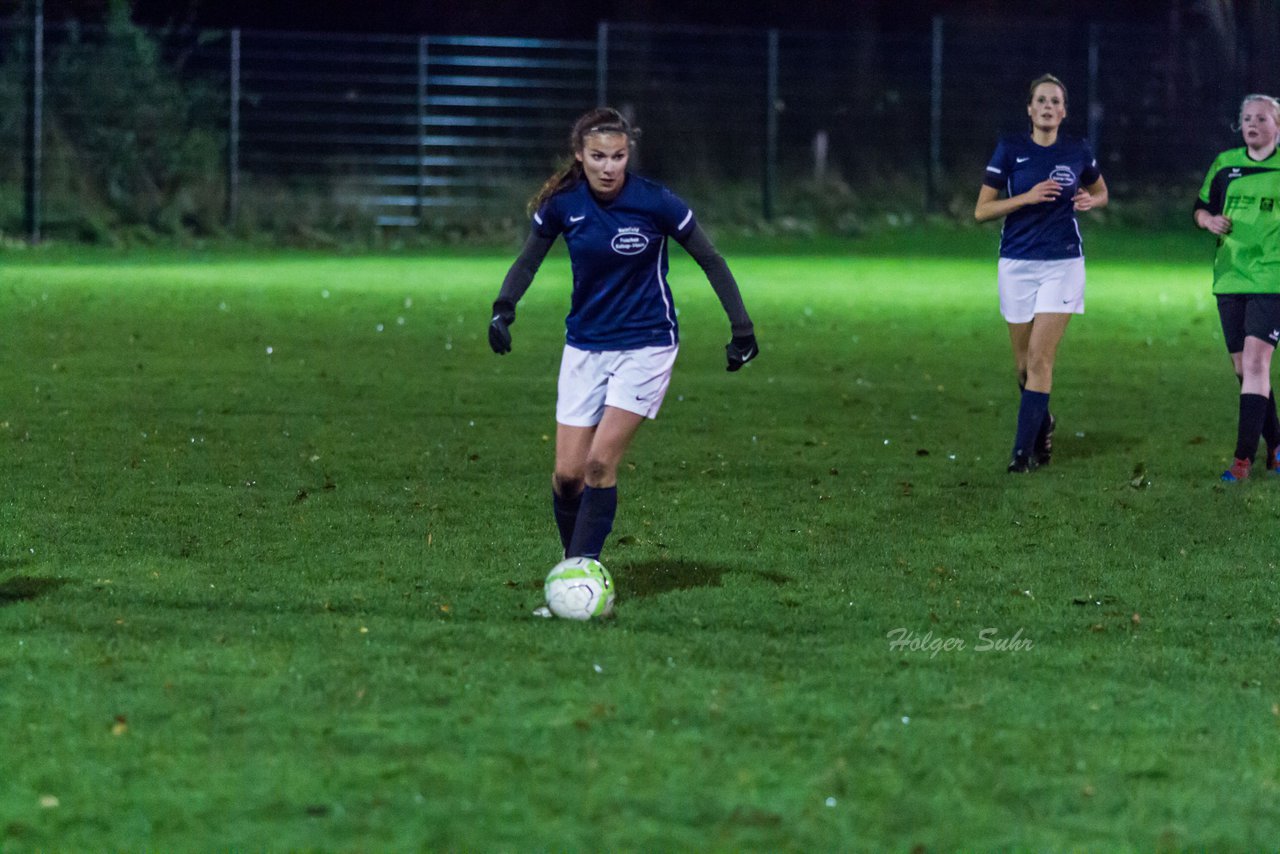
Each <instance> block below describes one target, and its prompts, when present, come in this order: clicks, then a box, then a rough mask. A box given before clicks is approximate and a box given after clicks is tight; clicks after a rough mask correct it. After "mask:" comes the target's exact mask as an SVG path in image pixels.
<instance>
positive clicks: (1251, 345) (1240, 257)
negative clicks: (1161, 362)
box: [1194, 95, 1280, 481]
mask: <svg viewBox="0 0 1280 854" xmlns="http://www.w3.org/2000/svg"><path fill="white" fill-rule="evenodd" d="M1277 122H1280V102H1277V101H1276V99H1275V98H1273V97H1271V96H1270V95H1248V96H1246V97H1245V99H1244V101H1243V102H1242V103H1241V104H1240V133H1241V136H1243V137H1244V147H1243V148H1232V149H1230V150H1228V151H1224V152H1222V153H1221V154H1219V155H1218V156H1217V158H1216V159H1215V160H1214V161H1213V165H1212V166H1210V167H1209V174H1208V175H1206V176H1205V178H1204V184H1202V185H1201V187H1200V197H1199V198H1198V199H1197V200H1196V204H1195V212H1194V216H1195V221H1196V225H1198V226H1199V227H1200V228H1203V229H1204V230H1205V231H1208V232H1210V233H1211V234H1216V235H1217V236H1218V251H1217V254H1216V255H1215V256H1214V260H1213V292H1214V294H1215V295H1216V296H1217V298H1218V316H1219V317H1220V318H1221V320H1222V334H1223V336H1224V337H1225V338H1226V344H1227V352H1228V353H1229V354H1230V355H1231V364H1232V366H1233V367H1234V368H1235V371H1236V377H1237V378H1238V379H1239V380H1240V418H1239V421H1238V422H1237V435H1236V450H1235V454H1234V460H1233V462H1232V463H1231V468H1229V469H1227V470H1226V471H1225V472H1223V473H1222V479H1223V480H1225V481H1237V480H1244V479H1245V478H1247V477H1248V476H1249V470H1250V469H1251V468H1252V466H1253V457H1254V455H1255V454H1256V453H1257V451H1258V439H1259V438H1260V437H1261V438H1265V439H1266V442H1267V470H1268V471H1276V465H1277V454H1280V420H1277V418H1276V398H1275V394H1274V393H1273V392H1272V391H1271V355H1272V353H1274V352H1275V349H1276V341H1277V339H1280V155H1278V154H1277V153H1276V137H1277V133H1278V132H1280V131H1278V128H1277Z"/></svg>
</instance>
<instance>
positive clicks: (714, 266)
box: [676, 225, 755, 335]
mask: <svg viewBox="0 0 1280 854" xmlns="http://www.w3.org/2000/svg"><path fill="white" fill-rule="evenodd" d="M676 240H677V241H678V242H679V243H680V245H681V246H683V247H684V249H685V251H686V252H688V253H689V255H690V256H692V258H693V260H694V261H697V262H698V266H699V267H701V268H702V272H703V273H705V274H706V276H707V281H708V282H710V283H711V289H712V290H713V291H715V292H716V296H717V297H719V299H720V305H721V307H722V308H724V313H725V314H726V315H728V317H729V324H730V326H731V328H732V330H733V334H734V335H753V334H755V329H754V327H753V325H752V323H751V317H750V315H748V314H747V308H746V306H745V305H743V303H742V293H741V291H739V290H738V282H737V280H736V279H734V278H733V273H732V272H730V271H729V265H728V264H727V263H725V260H724V258H723V257H722V256H721V255H720V253H719V252H717V251H716V247H715V246H714V245H713V244H712V243H711V239H710V238H708V237H707V235H706V232H704V231H703V230H702V226H700V225H695V226H694V227H693V231H691V232H690V233H689V234H687V235H685V237H684V238H683V239H681V238H679V237H677V238H676Z"/></svg>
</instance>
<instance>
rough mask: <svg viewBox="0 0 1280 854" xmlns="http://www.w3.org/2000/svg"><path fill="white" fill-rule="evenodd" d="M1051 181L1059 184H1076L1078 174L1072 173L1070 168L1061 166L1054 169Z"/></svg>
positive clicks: (1050, 177)
mask: <svg viewBox="0 0 1280 854" xmlns="http://www.w3.org/2000/svg"><path fill="white" fill-rule="evenodd" d="M1049 179H1050V180H1051V181H1057V182H1058V183H1059V184H1074V183H1075V182H1076V173H1074V172H1072V171H1071V167H1070V166H1063V165H1061V164H1059V165H1057V166H1055V167H1053V172H1051V173H1049Z"/></svg>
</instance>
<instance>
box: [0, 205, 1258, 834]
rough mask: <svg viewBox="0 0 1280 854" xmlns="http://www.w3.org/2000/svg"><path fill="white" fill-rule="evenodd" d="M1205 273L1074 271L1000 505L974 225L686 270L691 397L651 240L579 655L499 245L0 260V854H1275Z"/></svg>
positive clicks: (522, 324) (558, 265)
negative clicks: (556, 582) (628, 429)
mask: <svg viewBox="0 0 1280 854" xmlns="http://www.w3.org/2000/svg"><path fill="white" fill-rule="evenodd" d="M1201 237H1202V235H1197V234H1195V233H1189V234H1186V235H1175V236H1172V237H1160V238H1151V237H1128V238H1125V237H1123V236H1120V235H1116V234H1114V233H1106V232H1105V231H1103V230H1099V233H1098V234H1097V236H1096V238H1095V236H1094V235H1093V234H1089V235H1087V236H1086V239H1087V240H1088V241H1089V244H1088V245H1089V248H1090V260H1089V276H1090V281H1089V294H1088V301H1089V302H1088V314H1086V315H1085V316H1084V317H1083V318H1079V319H1077V320H1075V321H1073V324H1072V326H1071V328H1070V329H1069V331H1068V334H1067V338H1066V340H1065V342H1064V344H1063V347H1062V350H1061V352H1060V358H1059V369H1058V373H1057V377H1056V387H1055V390H1054V395H1053V410H1054V412H1055V413H1056V414H1057V416H1058V419H1059V427H1058V433H1057V437H1056V440H1055V448H1056V452H1055V458H1054V461H1053V463H1052V465H1051V466H1050V467H1048V468H1046V469H1043V470H1041V471H1039V472H1036V473H1034V474H1032V475H1030V476H1010V475H1008V474H1006V473H1005V471H1004V467H1005V464H1006V463H1007V455H1008V452H1009V448H1010V444H1011V442H1012V438H1013V428H1014V418H1015V414H1016V405H1017V386H1016V384H1015V382H1014V378H1013V376H1012V368H1011V365H1010V357H1009V354H1008V344H1007V339H1006V334H1005V331H1004V327H1003V323H1002V321H1001V320H1000V318H999V316H998V314H997V312H996V306H995V293H994V277H995V261H994V237H993V235H992V233H991V232H971V233H970V234H969V235H968V236H964V235H961V236H958V237H956V236H950V237H940V236H929V237H919V236H917V237H914V238H913V237H912V236H911V235H906V236H905V237H902V238H899V241H900V242H899V243H895V242H894V241H893V240H889V241H887V242H884V243H881V244H874V245H873V244H871V243H867V244H854V245H852V246H841V245H833V246H830V247H827V251H826V252H825V254H824V253H822V252H803V253H795V254H785V255H782V254H768V253H763V252H755V253H750V252H747V251H737V252H735V251H733V247H732V246H726V254H727V256H728V258H729V261H730V264H731V266H732V268H733V269H734V272H735V274H736V275H737V277H738V279H739V281H740V282H741V284H742V288H743V292H744V296H745V299H746V301H747V305H748V307H749V308H750V309H751V311H752V313H753V315H754V318H755V321H756V326H757V332H758V336H759V340H760V343H761V347H762V350H763V354H762V356H761V358H760V359H759V360H758V362H756V363H754V364H752V365H750V366H749V367H748V369H746V370H744V371H742V372H740V373H738V374H732V375H731V374H727V373H725V371H724V367H723V345H724V343H725V341H726V340H727V336H728V329H727V323H726V321H725V319H724V317H723V313H722V312H721V310H720V308H719V306H718V304H717V303H716V301H715V298H714V296H713V294H712V293H711V290H710V287H709V286H708V285H707V284H706V283H705V280H703V279H702V277H701V274H700V273H699V272H698V271H697V269H696V268H695V267H694V265H693V264H692V262H691V261H689V260H688V259H687V258H685V257H684V256H683V255H680V253H679V251H678V250H677V251H676V252H675V253H674V254H675V255H678V256H679V257H675V258H673V270H672V281H673V287H674V290H675V293H676V299H677V303H678V305H679V306H680V308H681V315H680V320H681V323H682V327H683V343H682V350H681V355H680V359H679V362H678V363H677V366H676V373H675V377H674V380H673V382H672V385H671V389H670V392H669V395H668V397H667V402H666V405H665V407H664V409H663V411H662V414H661V417H660V418H659V419H658V420H657V421H655V422H653V423H651V424H647V425H645V426H644V428H643V429H642V430H641V432H640V434H639V436H638V438H637V441H636V443H635V446H634V447H633V450H632V453H631V455H630V458H629V464H628V465H626V466H625V470H624V471H623V473H622V480H621V483H620V502H621V503H620V510H619V516H618V520H617V524H616V526H615V528H614V533H613V536H612V537H611V539H610V541H609V543H608V544H607V546H606V551H605V554H604V556H603V559H604V562H605V564H606V565H607V566H609V568H610V570H611V571H612V573H613V576H614V578H615V580H616V581H617V583H618V586H619V591H620V593H619V601H618V606H617V616H616V618H614V619H611V620H608V621H603V622H600V623H598V624H594V623H593V624H577V623H569V622H562V621H554V620H542V619H538V618H535V617H533V616H531V612H532V611H533V609H534V608H535V607H537V606H538V605H539V604H541V580H542V577H543V576H544V575H545V573H546V571H547V570H548V569H549V568H550V567H551V566H552V565H553V564H554V563H555V562H556V561H557V560H558V559H559V544H558V539H557V537H556V534H555V529H554V524H553V521H552V517H551V508H550V483H549V479H550V470H551V462H552V441H551V437H552V436H553V435H554V422H553V412H554V409H553V407H554V396H555V378H556V370H557V366H558V362H559V356H560V350H561V346H562V341H563V325H562V318H563V315H564V313H565V311H566V310H567V302H568V287H569V284H568V282H569V273H568V264H567V261H566V260H565V258H564V256H563V254H562V253H560V251H559V250H557V253H556V254H555V255H554V256H553V257H552V258H551V259H549V260H548V262H547V264H546V265H545V267H544V269H543V271H542V273H541V274H540V276H539V279H538V280H537V281H536V282H535V283H534V286H533V288H532V290H531V291H530V293H529V295H528V297H527V298H526V300H525V301H524V302H523V303H522V304H521V305H520V308H519V314H518V320H517V323H516V325H515V326H514V327H513V334H514V337H515V351H514V352H513V353H512V354H510V355H508V356H506V357H503V358H499V357H496V356H494V355H492V354H491V353H490V352H489V350H488V347H487V344H486V342H485V338H484V332H485V326H486V323H487V320H488V317H489V306H490V302H491V300H492V299H493V296H494V294H495V292H496V289H497V285H498V283H499V281H500V280H501V277H502V275H503V273H504V272H505V269H506V266H507V264H508V263H509V261H510V256H509V255H506V254H501V255H500V254H491V255H486V254H480V253H470V254H468V255H465V256H464V255H456V256H444V255H441V256H436V257H392V258H378V257H363V258H361V257H357V258H334V257H322V256H315V255H305V254H303V255H282V256H276V257H272V256H262V257H255V258H250V259H244V260H240V259H236V258H234V257H228V256H222V257H214V258H209V257H192V258H189V259H187V258H182V257H179V256H175V255H163V256H153V257H145V258H133V259H128V258H124V259H119V258H105V257H89V258H86V259H74V258H66V259H63V260H58V259H49V258H45V257H42V256H39V255H35V256H27V255H22V254H17V253H11V254H10V255H9V257H8V258H7V259H6V261H5V265H4V269H3V277H2V278H0V316H3V317H4V318H5V320H6V332H5V334H4V335H3V336H0V356H2V357H3V361H2V364H3V365H4V370H3V372H2V373H0V455H2V456H0V459H2V460H3V471H4V481H3V487H0V489H2V494H3V501H2V502H0V731H3V732H4V733H5V734H6V737H5V749H4V755H3V759H2V760H0V769H2V770H0V849H3V850H4V851H6V852H7V851H22V850H30V849H40V850H50V849H61V850H192V849H199V850H210V849H228V848H231V849H263V848H267V849H342V850H388V849H417V848H422V849H431V850H436V849H467V850H493V849H498V850H518V849H526V850H528V849H533V850H538V849H555V850H564V849H586V848H589V849H603V850H611V849H619V848H621V849H627V850H653V849H672V848H676V849H696V850H742V849H760V850H805V851H818V850H899V851H901V850H908V849H913V848H916V847H917V846H921V847H922V848H923V849H924V850H947V849H953V848H978V849H991V848H1017V849H1039V850H1043V849H1058V848H1084V849H1103V850H1115V849H1134V850H1155V849H1181V848H1188V849H1208V850H1246V849H1261V848H1267V847H1272V846H1274V845H1275V841H1276V840H1277V839H1280V677H1278V676H1277V668H1276V661H1277V654H1278V653H1280V584H1278V583H1277V569H1276V562H1277V557H1276V549H1275V547H1274V545H1273V544H1272V543H1271V538H1272V536H1274V531H1275V530H1276V528H1275V527H1273V526H1276V525H1278V524H1280V478H1275V479H1274V480H1272V479H1271V478H1267V477H1257V478H1255V479H1254V480H1253V481H1250V482H1246V483H1243V484H1239V485H1234V486H1229V487H1228V486H1224V485H1223V484H1221V483H1220V482H1219V481H1218V475H1219V473H1220V472H1221V471H1222V470H1223V469H1224V468H1225V467H1226V466H1227V464H1228V463H1229V462H1230V460H1229V457H1230V455H1231V451H1232V448H1233V446H1234V437H1235V417H1236V397H1237V394H1238V388H1237V385H1236V382H1235V380H1234V378H1233V377H1232V376H1231V373H1230V369H1229V366H1228V361H1227V358H1226V355H1225V353H1224V352H1223V348H1222V345H1221V333H1220V331H1219V330H1218V326H1217V315H1216V311H1215V308H1214V304H1213V300H1212V297H1211V294H1210V282H1209V276H1210V271H1209V253H1210V249H1209V247H1207V246H1206V245H1205V244H1204V242H1203V240H1201V239H1200V238H1201ZM921 241H923V242H921ZM913 640H914V643H911V642H910V641H913ZM894 641H902V642H903V643H900V644H895V643H894Z"/></svg>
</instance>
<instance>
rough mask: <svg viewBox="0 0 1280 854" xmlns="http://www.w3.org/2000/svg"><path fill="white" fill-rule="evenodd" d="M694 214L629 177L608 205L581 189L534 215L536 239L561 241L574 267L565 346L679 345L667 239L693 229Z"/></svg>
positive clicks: (660, 191)
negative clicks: (669, 273)
mask: <svg viewBox="0 0 1280 854" xmlns="http://www.w3.org/2000/svg"><path fill="white" fill-rule="evenodd" d="M694 224H695V223H694V218H693V211H691V210H690V209H689V206H688V205H686V204H685V203H684V202H682V201H681V200H680V199H679V198H678V197H677V196H676V195H675V194H674V193H672V192H671V191H670V190H668V189H667V188H665V187H663V186H662V185H661V184H658V183H656V182H654V181H650V180H648V179H645V178H641V177H639V176H637V175H632V174H630V173H628V174H627V179H626V182H625V183H624V184H623V185H622V191H621V192H620V193H618V195H617V196H616V197H615V198H613V199H612V200H610V201H607V202H601V201H598V200H597V199H596V197H595V196H594V195H592V193H591V190H590V188H589V187H588V185H587V182H586V181H582V182H580V183H579V184H578V185H577V186H575V187H572V188H570V189H568V190H564V191H563V192H560V193H556V194H555V195H554V196H552V197H551V198H549V199H547V200H546V202H544V203H543V205H542V207H541V208H539V209H538V212H537V213H535V214H534V215H533V228H534V231H535V232H537V233H538V234H539V235H541V236H543V237H548V238H554V237H555V236H556V235H558V234H563V235H564V240H565V243H566V244H567V245H568V247H569V260H570V262H571V263H572V265H573V299H572V302H571V306H570V309H569V316H568V317H567V318H566V319H565V340H566V341H568V343H569V344H571V345H572V346H574V347H577V348H579V349H581V350H633V349H636V348H639V347H665V346H670V345H673V344H676V343H677V342H678V340H679V331H678V327H677V325H676V310H675V305H674V304H673V303H672V300H671V288H669V287H668V286H667V237H668V236H674V237H679V238H682V237H685V236H687V235H688V234H689V233H690V232H691V231H693V228H694Z"/></svg>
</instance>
